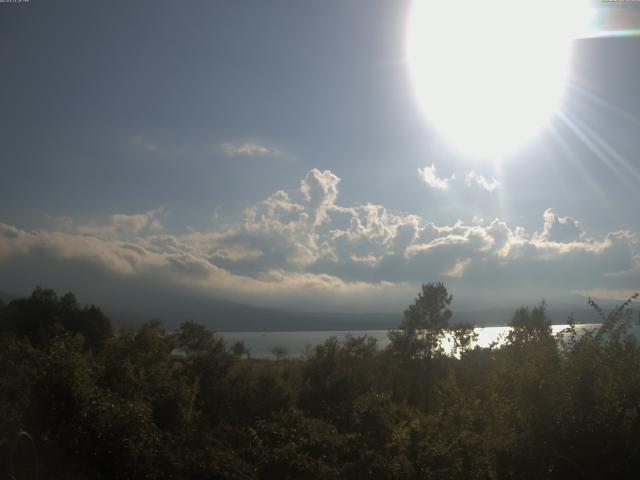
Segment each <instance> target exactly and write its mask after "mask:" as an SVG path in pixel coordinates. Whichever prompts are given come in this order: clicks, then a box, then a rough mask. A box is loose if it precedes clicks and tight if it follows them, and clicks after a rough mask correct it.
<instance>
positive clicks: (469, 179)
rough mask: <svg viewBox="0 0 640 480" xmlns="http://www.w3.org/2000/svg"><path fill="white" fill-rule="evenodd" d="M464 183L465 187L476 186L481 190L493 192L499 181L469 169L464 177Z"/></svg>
mask: <svg viewBox="0 0 640 480" xmlns="http://www.w3.org/2000/svg"><path fill="white" fill-rule="evenodd" d="M464 184H465V185H466V186H467V187H472V186H475V187H478V188H481V189H482V190H486V191H487V192H493V191H494V190H495V189H496V188H498V187H499V186H500V182H498V180H496V179H495V178H492V179H491V180H487V178H485V177H484V176H483V175H481V174H479V173H476V172H474V171H469V172H467V174H466V175H465V177H464Z"/></svg>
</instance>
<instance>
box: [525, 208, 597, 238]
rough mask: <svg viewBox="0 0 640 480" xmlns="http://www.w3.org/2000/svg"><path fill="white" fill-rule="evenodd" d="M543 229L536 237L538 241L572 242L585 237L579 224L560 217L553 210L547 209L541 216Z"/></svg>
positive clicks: (571, 219) (570, 219) (569, 218)
mask: <svg viewBox="0 0 640 480" xmlns="http://www.w3.org/2000/svg"><path fill="white" fill-rule="evenodd" d="M543 218H544V228H543V230H542V233H541V234H539V235H537V238H539V239H540V240H544V241H548V242H560V243H566V242H574V241H578V240H580V239H581V238H583V237H584V236H585V232H584V230H583V229H582V225H580V222H578V221H576V220H574V219H573V218H571V217H560V216H558V215H557V214H556V213H555V212H554V211H553V209H551V208H548V209H547V210H545V212H544V214H543Z"/></svg>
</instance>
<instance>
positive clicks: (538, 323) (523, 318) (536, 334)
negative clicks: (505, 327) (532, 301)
mask: <svg viewBox="0 0 640 480" xmlns="http://www.w3.org/2000/svg"><path fill="white" fill-rule="evenodd" d="M509 326H510V327H511V328H512V330H511V332H509V335H508V337H507V339H508V341H509V343H512V344H515V343H524V342H539V341H542V340H548V339H550V338H551V320H550V319H549V317H547V304H546V302H545V301H544V300H543V301H542V302H540V304H538V305H536V306H535V307H533V309H532V310H530V309H529V307H520V308H518V309H517V310H516V312H515V313H514V315H513V318H512V319H511V323H509Z"/></svg>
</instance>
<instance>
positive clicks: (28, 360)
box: [0, 284, 640, 480]
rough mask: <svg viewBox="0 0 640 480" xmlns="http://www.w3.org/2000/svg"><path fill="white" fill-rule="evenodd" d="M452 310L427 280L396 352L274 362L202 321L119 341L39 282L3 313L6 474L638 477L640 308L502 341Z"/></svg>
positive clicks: (540, 323) (356, 349)
mask: <svg viewBox="0 0 640 480" xmlns="http://www.w3.org/2000/svg"><path fill="white" fill-rule="evenodd" d="M451 301H452V298H451V296H450V295H449V294H448V292H447V290H446V288H445V287H444V286H443V285H442V284H426V285H424V286H423V288H422V291H421V292H420V294H419V296H418V298H416V301H415V303H414V304H413V305H411V306H410V307H409V308H408V309H407V310H406V311H405V314H404V320H403V322H402V324H401V325H400V329H399V330H398V331H396V332H394V333H390V339H391V343H390V345H389V346H388V347H387V348H385V349H379V348H377V346H376V343H375V341H374V339H372V338H368V337H361V338H347V339H346V340H345V341H344V342H338V341H337V340H336V339H335V338H332V339H329V340H328V341H326V342H325V343H324V344H323V345H319V346H317V347H315V348H314V349H313V350H311V351H309V353H308V354H307V355H306V356H305V357H304V358H300V359H282V360H258V359H251V358H248V355H247V351H246V349H245V348H244V346H243V345H242V344H235V345H226V344H225V343H224V341H223V340H222V339H221V338H220V337H218V336H216V335H215V334H213V333H212V332H210V331H209V330H207V329H206V328H205V327H204V326H202V325H199V324H196V323H193V322H185V323H183V324H182V326H181V327H180V328H179V329H178V330H177V331H175V332H168V331H166V330H165V329H164V328H163V327H162V325H161V324H160V323H159V322H149V323H146V324H144V325H141V326H139V327H137V328H127V329H120V330H118V331H115V332H114V331H113V330H112V327H111V324H110V322H109V320H108V318H107V317H106V316H105V315H104V314H103V313H102V312H101V311H100V309H99V308H97V307H81V306H80V305H79V304H78V302H77V301H76V299H75V298H74V296H73V295H72V294H67V295H65V296H63V297H60V298H58V297H57V296H56V294H55V293H54V292H53V291H51V290H44V289H36V290H35V291H34V292H33V294H32V295H31V296H30V297H29V298H24V299H19V300H14V301H11V302H9V303H8V304H6V305H3V304H0V454H1V457H0V465H1V466H2V471H0V478H11V477H10V476H11V475H14V476H15V478H16V479H17V480H22V479H23V478H31V477H28V476H29V475H35V474H36V473H39V476H40V478H52V479H114V478H120V479H203V480H204V479H278V480H286V479H323V480H325V479H492V478H495V479H502V478H518V479H529V478H531V479H544V478H558V479H567V478H594V479H595V478H598V479H600V478H637V472H638V471H640V348H639V347H638V344H637V342H636V339H635V337H634V336H633V335H632V334H631V333H630V328H631V324H632V320H633V319H632V318H631V311H630V310H629V309H628V307H629V305H630V302H631V300H629V301H628V302H625V303H624V304H623V305H621V306H620V307H618V308H617V309H615V310H613V311H612V312H610V313H609V314H608V315H607V314H605V313H604V312H602V311H601V310H600V309H599V307H598V306H597V305H596V304H595V303H593V302H591V301H590V304H591V306H592V307H593V308H594V309H595V310H596V311H597V312H598V313H599V315H600V316H601V318H602V322H603V325H602V326H601V327H600V328H599V329H598V330H595V331H592V332H590V333H586V334H584V335H579V334H578V333H577V331H576V329H575V326H574V325H573V324H571V325H570V328H569V329H568V330H567V331H565V332H564V333H563V334H562V335H558V336H553V335H552V333H551V326H550V321H549V319H548V318H547V315H546V311H545V305H544V303H541V304H539V305H537V306H536V307H534V308H532V309H529V308H526V307H523V308H520V309H518V310H517V311H516V312H515V314H514V316H513V320H512V326H513V329H512V331H511V333H510V334H509V336H508V338H507V339H506V342H505V343H504V344H501V345H500V346H494V347H493V348H479V347H472V343H473V342H472V340H473V330H472V328H471V326H456V327H455V329H454V330H453V331H452V330H451V328H452V327H450V325H449V321H450V319H451V311H450V310H449V306H450V304H451ZM445 336H446V337H447V338H451V337H453V338H454V339H455V340H454V343H455V345H454V349H453V350H454V352H453V353H454V355H451V354H450V353H446V352H445V350H444V349H443V346H442V339H443V338H445ZM19 432H27V433H28V436H27V435H26V434H20V433H19ZM28 438H31V439H32V440H33V444H34V445H33V446H32V445H31V443H30V441H28ZM33 447H35V450H33ZM36 450H37V451H36ZM35 470H38V472H36V471H35Z"/></svg>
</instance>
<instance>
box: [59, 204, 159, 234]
mask: <svg viewBox="0 0 640 480" xmlns="http://www.w3.org/2000/svg"><path fill="white" fill-rule="evenodd" d="M163 215H164V209H163V208H157V209H155V210H149V211H148V212H144V213H137V214H122V213H120V214H114V215H111V217H110V222H109V223H108V224H106V225H95V224H93V225H73V222H72V221H70V220H67V222H66V224H65V225H66V228H67V229H68V230H71V231H73V232H77V233H80V234H83V235H89V236H95V237H98V238H116V237H130V236H135V235H138V234H139V233H141V232H142V231H145V230H146V231H148V232H160V231H162V230H163V229H164V225H163V224H162V220H161V218H162V216H163Z"/></svg>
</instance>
